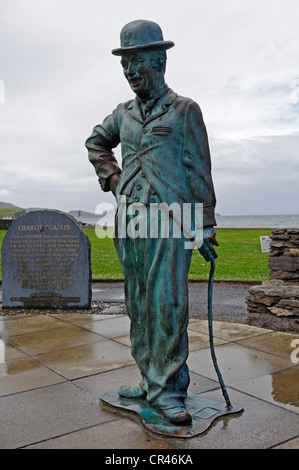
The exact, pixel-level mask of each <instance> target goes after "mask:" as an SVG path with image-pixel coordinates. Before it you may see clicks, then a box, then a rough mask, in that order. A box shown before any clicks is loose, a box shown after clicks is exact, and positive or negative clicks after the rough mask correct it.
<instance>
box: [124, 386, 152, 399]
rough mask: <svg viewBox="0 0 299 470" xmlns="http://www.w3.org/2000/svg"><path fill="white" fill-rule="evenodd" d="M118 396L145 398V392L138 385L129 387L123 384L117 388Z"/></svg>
mask: <svg viewBox="0 0 299 470" xmlns="http://www.w3.org/2000/svg"><path fill="white" fill-rule="evenodd" d="M118 394H119V396H121V397H123V398H145V397H146V392H145V391H144V390H143V388H142V387H141V386H140V385H137V386H133V387H129V386H128V385H123V386H122V387H120V388H119V389H118Z"/></svg>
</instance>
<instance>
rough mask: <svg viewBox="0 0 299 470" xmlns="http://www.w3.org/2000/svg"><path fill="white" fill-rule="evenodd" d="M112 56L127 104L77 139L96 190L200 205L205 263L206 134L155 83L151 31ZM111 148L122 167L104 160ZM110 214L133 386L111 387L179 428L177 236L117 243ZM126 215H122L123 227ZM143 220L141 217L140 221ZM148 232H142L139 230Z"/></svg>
mask: <svg viewBox="0 0 299 470" xmlns="http://www.w3.org/2000/svg"><path fill="white" fill-rule="evenodd" d="M120 38H121V47H120V48H117V49H114V50H112V54H114V55H116V56H120V57H121V65H122V67H123V72H124V75H125V78H126V79H127V81H128V83H129V85H130V87H131V89H132V90H133V92H134V93H135V94H136V97H135V99H133V100H129V101H127V102H125V103H122V104H119V105H118V106H117V108H116V109H115V110H114V111H113V113H112V114H111V115H109V116H108V117H106V119H105V120H104V121H103V123H102V124H100V125H97V126H96V127H95V128H94V129H93V132H92V135H91V136H90V137H89V138H88V139H87V141H86V147H87V149H88V154H89V159H90V162H91V163H92V164H93V166H94V168H95V171H96V173H97V175H98V178H99V183H100V185H101V188H102V190H103V191H112V193H113V194H114V195H115V197H116V198H117V200H118V201H119V200H120V198H122V200H123V198H125V201H126V204H127V207H130V205H132V204H136V203H138V204H142V205H143V206H144V207H146V211H150V210H151V206H154V205H157V204H160V203H165V204H166V205H168V206H171V204H173V203H177V204H179V205H180V206H181V207H183V205H184V204H186V203H190V204H191V205H194V204H195V203H201V204H202V207H203V239H202V245H201V248H200V252H201V254H202V255H203V256H204V258H205V259H206V260H209V259H212V258H214V257H215V256H216V254H215V251H214V248H213V245H218V243H217V241H216V238H215V230H214V226H215V225H216V222H215V217H214V208H215V203H216V200H215V194H214V188H213V182H212V176H211V161H210V152H209V144H208V138H207V133H206V128H205V125H204V122H203V118H202V113H201V110H200V108H199V106H198V105H197V104H196V103H195V102H194V101H193V100H192V99H190V98H185V97H182V96H179V95H178V94H177V93H175V92H174V91H172V90H171V89H170V88H169V87H168V86H167V84H166V83H165V67H166V50H167V49H170V48H171V47H173V46H174V43H173V42H172V41H164V39H163V35H162V31H161V29H160V27H159V26H158V25H157V24H156V23H154V22H151V21H144V20H138V21H133V22H131V23H129V24H127V25H125V26H124V27H123V29H122V31H121V35H120ZM118 144H121V151H122V168H120V167H119V165H118V163H117V160H116V158H115V157H114V154H113V148H115V147H116V146H117V145H118ZM118 216H119V215H118V214H117V215H116V224H115V227H116V233H115V246H116V249H117V252H118V256H119V259H120V263H121V266H122V269H123V273H124V277H125V297H126V307H127V312H128V315H129V317H130V319H131V347H132V355H133V357H134V358H135V360H136V363H137V365H138V367H139V369H140V373H141V381H140V384H136V386H134V387H129V386H125V385H123V386H121V387H120V388H119V390H118V393H119V396H120V397H123V398H125V399H127V400H138V399H142V400H146V401H147V402H148V403H149V404H150V406H151V408H152V409H157V410H158V411H159V413H162V414H163V415H164V416H165V418H166V419H167V420H168V421H169V422H170V423H172V424H175V425H184V426H185V425H189V424H190V423H191V421H192V416H191V414H190V413H189V412H188V410H187V409H186V407H185V399H186V396H187V388H188V385H189V372H188V367H187V364H186V360H187V356H188V337H187V326H188V271H189V267H190V262H191V257H192V250H191V249H186V248H185V241H186V238H185V235H184V234H182V236H181V237H175V236H173V225H174V223H175V222H174V220H173V218H172V217H170V218H169V221H168V224H169V236H168V237H162V236H155V237H151V236H149V235H148V236H143V237H142V236H138V237H130V236H126V237H123V236H122V237H119V236H118V233H117V227H118V220H117V218H118ZM130 218H132V213H130V214H128V215H127V220H130ZM148 220H149V218H148V219H147V222H146V223H148ZM147 228H148V227H147Z"/></svg>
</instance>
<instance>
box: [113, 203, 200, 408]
mask: <svg viewBox="0 0 299 470" xmlns="http://www.w3.org/2000/svg"><path fill="white" fill-rule="evenodd" d="M147 211H149V208H147ZM148 213H149V212H148ZM130 220H132V217H131V218H130V216H127V221H130ZM149 220H150V218H149V217H148V218H147V222H146V224H147V226H148V227H147V228H148V232H147V233H148V234H149ZM115 222H116V224H115V227H116V229H115V238H114V242H115V246H116V249H117V252H118V256H119V260H120V263H121V267H122V270H123V273H124V278H125V299H126V308H127V313H128V316H129V318H130V320H131V328H130V339H131V352H132V356H133V357H134V359H135V361H136V363H137V365H138V367H139V370H140V372H141V376H142V380H141V386H142V387H143V388H144V390H145V391H146V393H147V400H148V401H149V402H150V403H151V404H152V405H153V406H157V407H159V408H162V409H163V408H164V409H167V408H172V407H175V406H178V405H180V404H181V402H182V400H183V399H184V398H186V396H187V388H188V385H189V372H188V367H187V364H186V360H187V357H188V336H187V326H188V320H189V318H188V272H189V268H190V263H191V257H192V250H191V249H186V248H185V238H184V237H183V235H182V237H180V238H174V237H173V230H172V228H173V227H172V225H173V221H172V219H171V218H170V219H169V237H168V238H162V237H161V236H160V237H158V238H153V237H150V236H147V237H144V238H141V237H139V236H137V237H135V238H133V237H131V236H129V235H127V236H126V237H125V238H118V230H117V226H118V215H116V221H115Z"/></svg>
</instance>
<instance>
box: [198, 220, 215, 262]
mask: <svg viewBox="0 0 299 470" xmlns="http://www.w3.org/2000/svg"><path fill="white" fill-rule="evenodd" d="M213 245H214V246H219V243H218V241H217V240H216V232H215V230H214V227H205V228H204V229H203V240H202V245H201V246H200V247H199V248H198V251H199V253H200V254H201V255H202V256H203V257H204V259H205V260H206V261H212V260H213V259H216V258H217V257H218V255H217V253H216V251H215V248H214V247H213Z"/></svg>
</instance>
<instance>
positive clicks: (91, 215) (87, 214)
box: [68, 210, 96, 219]
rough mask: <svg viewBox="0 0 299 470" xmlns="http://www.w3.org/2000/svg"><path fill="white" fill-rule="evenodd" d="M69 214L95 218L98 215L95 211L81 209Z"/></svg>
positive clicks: (77, 216)
mask: <svg viewBox="0 0 299 470" xmlns="http://www.w3.org/2000/svg"><path fill="white" fill-rule="evenodd" d="M68 214H70V215H72V216H73V217H76V218H77V219H78V218H79V217H80V218H81V217H84V219H94V218H95V217H96V216H95V214H94V212H86V211H81V210H74V211H69V212H68Z"/></svg>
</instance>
